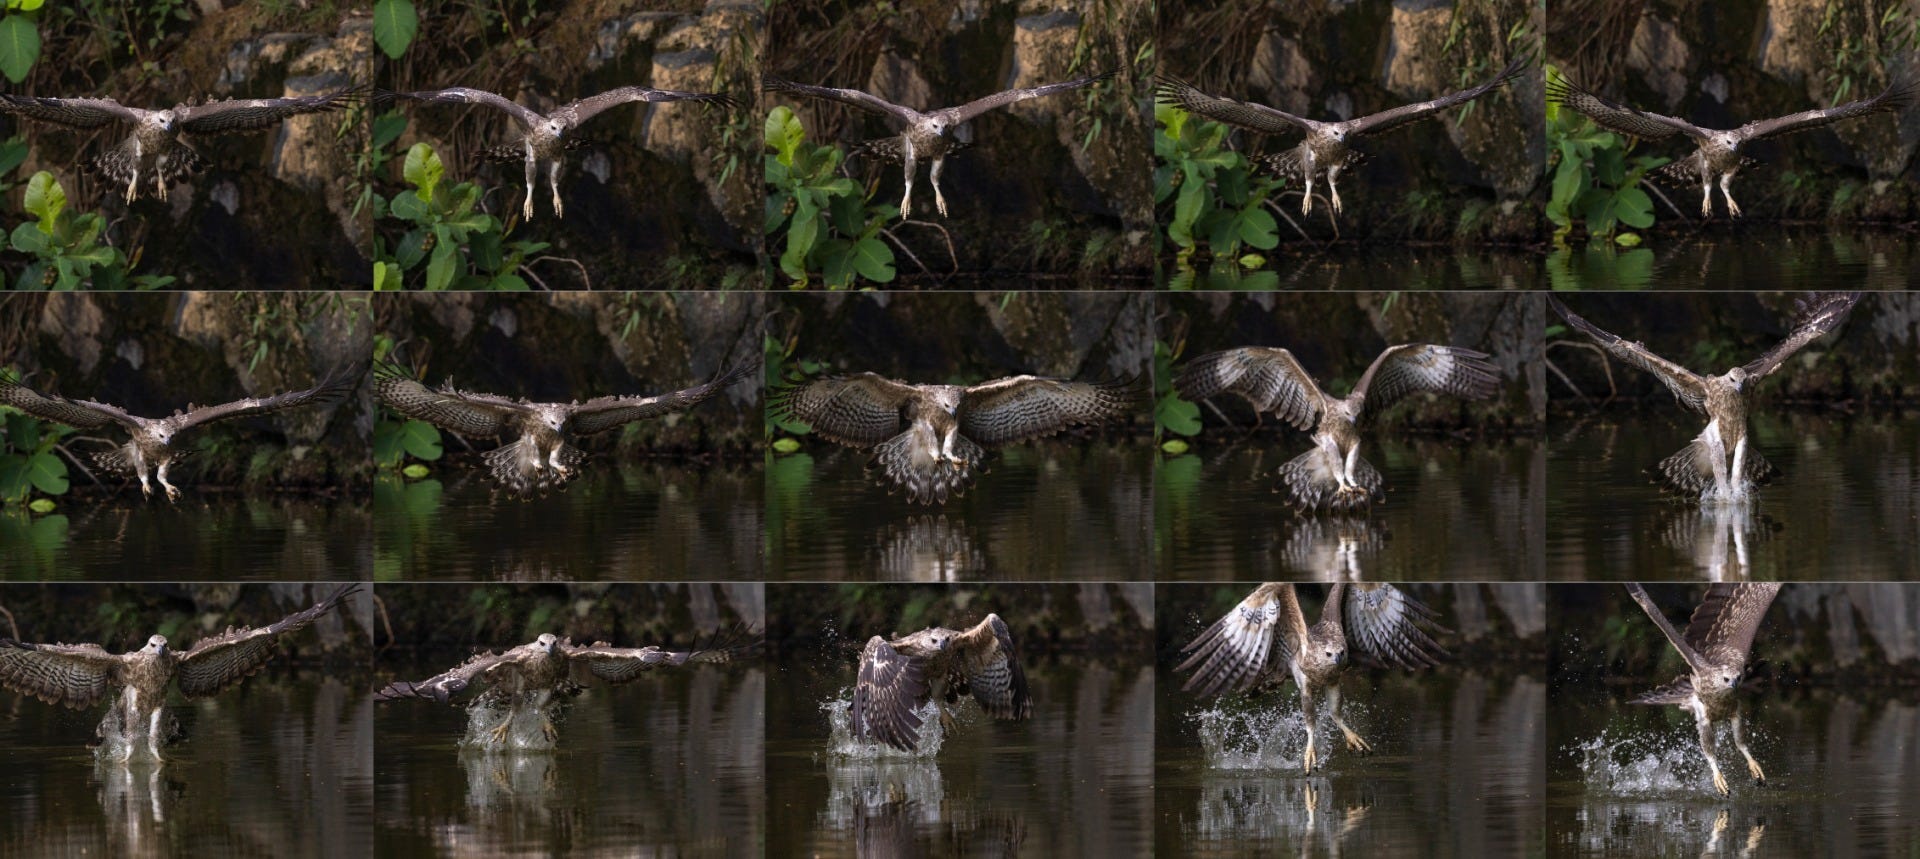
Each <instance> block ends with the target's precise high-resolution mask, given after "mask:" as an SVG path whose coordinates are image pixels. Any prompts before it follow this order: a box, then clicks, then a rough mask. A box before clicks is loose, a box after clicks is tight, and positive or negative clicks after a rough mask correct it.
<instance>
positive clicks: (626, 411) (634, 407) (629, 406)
mask: <svg viewBox="0 0 1920 859" xmlns="http://www.w3.org/2000/svg"><path fill="white" fill-rule="evenodd" d="M758 369H759V365H758V364H751V363H750V364H746V365H742V366H739V367H733V368H731V369H728V370H725V371H723V372H721V374H720V375H718V376H716V377H714V378H713V380H712V381H709V382H707V383H706V384H702V385H695V386H694V387H691V388H687V389H685V390H680V391H674V392H672V393H668V394H659V395H656V396H651V397H595V398H593V399H591V400H588V401H586V402H584V403H581V404H579V405H578V406H575V407H574V409H573V431H574V432H577V433H579V434H581V435H592V434H593V433H597V432H605V431H607V430H610V429H613V428H615V427H619V426H624V425H626V424H629V423H632V422H634V421H642V420H646V419H648V418H657V417H660V416H661V415H666V414H671V413H673V412H682V411H686V410H687V409H691V408H693V407H694V406H697V405H699V404H701V403H703V402H706V401H707V400H709V399H712V398H713V397H714V395H716V394H719V393H720V392H721V391H724V390H726V389H728V388H731V387H733V385H734V383H736V382H738V381H740V380H741V379H744V378H746V377H747V376H748V375H750V374H752V373H753V372H755V371H756V370H758Z"/></svg>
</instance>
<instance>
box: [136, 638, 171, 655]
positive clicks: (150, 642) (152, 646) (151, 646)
mask: <svg viewBox="0 0 1920 859" xmlns="http://www.w3.org/2000/svg"><path fill="white" fill-rule="evenodd" d="M140 652H141V653H152V654H156V655H160V656H164V655H166V652H167V637H166V636H164V635H155V636H149V637H148V638H147V646H146V647H142V648H140Z"/></svg>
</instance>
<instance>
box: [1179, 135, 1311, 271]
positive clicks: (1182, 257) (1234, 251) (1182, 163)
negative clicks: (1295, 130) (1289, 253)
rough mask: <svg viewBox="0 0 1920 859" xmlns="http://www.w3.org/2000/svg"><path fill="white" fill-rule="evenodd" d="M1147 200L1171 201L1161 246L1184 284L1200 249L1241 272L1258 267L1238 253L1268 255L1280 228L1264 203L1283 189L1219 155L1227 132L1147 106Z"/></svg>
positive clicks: (1231, 156)
mask: <svg viewBox="0 0 1920 859" xmlns="http://www.w3.org/2000/svg"><path fill="white" fill-rule="evenodd" d="M1153 118H1154V120H1155V122H1156V123H1157V126H1156V127H1155V129H1154V133H1153V151H1154V155H1156V156H1157V157H1158V159H1159V166H1158V167H1156V168H1154V171H1153V201H1154V205H1155V206H1162V205H1165V204H1166V203H1167V201H1168V200H1172V201H1173V215H1172V217H1171V218H1170V219H1168V221H1167V233H1166V236H1167V240H1168V241H1170V242H1172V243H1173V244H1174V246H1175V247H1177V248H1179V250H1178V251H1176V252H1175V261H1176V264H1177V265H1178V267H1179V269H1180V270H1181V273H1183V274H1186V275H1187V282H1188V283H1191V280H1192V272H1193V270H1194V258H1195V256H1196V255H1197V254H1199V253H1200V252H1201V251H1202V250H1203V249H1204V250H1205V251H1206V252H1207V253H1208V254H1210V255H1211V256H1212V257H1213V258H1214V259H1215V260H1233V261H1234V264H1235V265H1237V266H1239V267H1241V268H1245V269H1255V268H1259V267H1261V266H1264V265H1265V264H1266V259H1265V258H1264V257H1262V256H1261V255H1259V254H1254V253H1243V250H1244V248H1248V247H1251V248H1257V249H1259V250H1272V249H1273V248H1275V247H1277V246H1278V245H1279V244H1280V227H1279V224H1278V222H1276V221H1275V220H1274V217H1273V214H1272V213H1271V212H1269V211H1267V208H1266V207H1267V201H1268V199H1269V198H1271V197H1272V196H1273V194H1274V192H1275V191H1277V190H1279V189H1281V188H1282V187H1284V186H1285V183H1284V182H1282V181H1281V180H1279V179H1276V178H1274V177H1271V176H1266V175H1259V176H1256V175H1255V171H1254V169H1253V165H1252V163H1251V162H1249V161H1248V160H1247V158H1246V156H1244V155H1241V154H1240V153H1238V152H1235V151H1233V150H1231V149H1227V148H1226V139H1227V133H1228V128H1227V126H1226V125H1224V124H1222V123H1218V122H1211V121H1207V120H1200V119H1195V118H1194V117H1193V116H1192V115H1191V114H1189V113H1187V112H1186V111H1184V110H1181V109H1179V108H1177V107H1172V106H1170V105H1164V104H1155V105H1154V108H1153Z"/></svg>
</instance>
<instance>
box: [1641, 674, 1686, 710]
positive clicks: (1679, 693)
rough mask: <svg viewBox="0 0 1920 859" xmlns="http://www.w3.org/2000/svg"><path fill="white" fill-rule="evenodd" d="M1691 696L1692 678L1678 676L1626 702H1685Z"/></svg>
mask: <svg viewBox="0 0 1920 859" xmlns="http://www.w3.org/2000/svg"><path fill="white" fill-rule="evenodd" d="M1692 698H1693V678H1691V677H1680V678H1677V679H1675V680H1674V681H1673V682H1672V683H1668V684H1667V685H1665V686H1661V687H1659V688H1657V689H1654V690H1652V691H1650V692H1647V693H1646V694H1644V695H1641V696H1640V697H1638V698H1635V699H1633V700H1631V701H1628V702H1627V703H1629V704H1685V703H1687V701H1689V700H1691V699H1692Z"/></svg>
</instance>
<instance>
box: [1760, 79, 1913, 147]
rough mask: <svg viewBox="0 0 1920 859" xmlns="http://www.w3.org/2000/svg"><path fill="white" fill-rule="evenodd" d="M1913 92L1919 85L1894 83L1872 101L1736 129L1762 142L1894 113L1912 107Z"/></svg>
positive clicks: (1849, 103)
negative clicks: (1855, 119) (1872, 116)
mask: <svg viewBox="0 0 1920 859" xmlns="http://www.w3.org/2000/svg"><path fill="white" fill-rule="evenodd" d="M1916 91H1920V83H1915V82H1907V83H1895V84H1893V85H1891V86H1889V87H1887V88H1886V89H1885V90H1883V91H1881V93H1880V94H1879V95H1876V96H1874V97H1873V98H1863V99H1860V100H1859V101H1850V102H1847V103H1846V104H1842V105H1836V106H1834V107H1825V108H1820V109H1818V110H1803V111H1800V112H1799V113H1790V114H1787V115H1786V116H1777V117H1774V118H1773V119H1757V120H1754V121H1753V122H1749V123H1747V124H1746V125H1743V126H1740V131H1741V132H1743V133H1744V134H1745V136H1746V138H1747V139H1748V140H1765V139H1767V138H1769V137H1780V136H1782V135H1787V134H1796V133H1798V132H1802V131H1807V130H1809V129H1814V128H1819V127H1820V126H1822V125H1832V124H1833V123H1836V122H1841V121H1843V120H1848V119H1853V118H1854V117H1859V116H1870V115H1872V114H1876V113H1892V112H1897V111H1901V110H1905V109H1906V108H1907V106H1908V105H1911V104H1913V101H1914V95H1915V93H1916Z"/></svg>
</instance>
